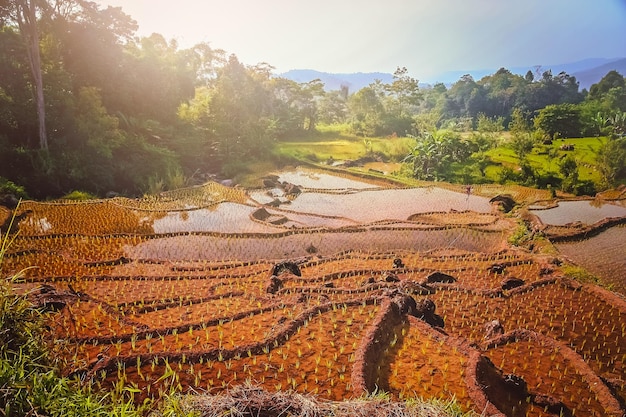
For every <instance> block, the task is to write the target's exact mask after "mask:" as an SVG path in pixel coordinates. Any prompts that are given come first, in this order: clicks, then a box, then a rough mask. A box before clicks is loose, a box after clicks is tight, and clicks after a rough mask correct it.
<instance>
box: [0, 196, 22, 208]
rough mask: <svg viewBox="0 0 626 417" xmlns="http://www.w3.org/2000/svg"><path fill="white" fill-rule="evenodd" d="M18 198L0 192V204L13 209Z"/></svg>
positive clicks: (17, 202)
mask: <svg viewBox="0 0 626 417" xmlns="http://www.w3.org/2000/svg"><path fill="white" fill-rule="evenodd" d="M19 202H20V200H18V198H17V197H16V196H14V195H13V194H2V195H0V206H5V207H6V208H10V209H14V208H16V207H17V205H18V204H19Z"/></svg>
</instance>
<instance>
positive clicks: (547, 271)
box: [539, 266, 554, 276]
mask: <svg viewBox="0 0 626 417" xmlns="http://www.w3.org/2000/svg"><path fill="white" fill-rule="evenodd" d="M553 272H554V269H552V268H550V267H547V266H544V267H543V268H541V269H540V270H539V275H540V276H544V275H550V274H551V273H553Z"/></svg>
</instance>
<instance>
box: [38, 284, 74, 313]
mask: <svg viewBox="0 0 626 417" xmlns="http://www.w3.org/2000/svg"><path fill="white" fill-rule="evenodd" d="M69 288H70V290H69V291H59V290H58V289H57V288H55V287H53V286H52V285H48V284H44V285H42V286H41V287H39V288H38V289H37V290H35V291H33V292H32V293H30V294H29V299H30V302H31V303H33V304H34V305H35V306H36V307H38V308H39V309H41V310H43V311H59V310H61V309H63V308H64V307H65V306H66V305H67V304H73V303H75V302H76V301H77V299H81V298H83V297H84V296H85V295H84V294H82V293H80V292H77V291H74V289H73V288H72V287H71V286H69Z"/></svg>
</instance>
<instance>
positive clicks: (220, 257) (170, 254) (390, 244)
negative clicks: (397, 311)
mask: <svg viewBox="0 0 626 417" xmlns="http://www.w3.org/2000/svg"><path fill="white" fill-rule="evenodd" d="M502 242H503V235H502V234H500V233H486V232H479V231H476V230H471V229H450V230H428V231H426V230H411V229H407V230H400V231H392V230H374V229H370V230H367V231H365V230H364V231H360V232H354V231H352V232H345V231H341V230H338V231H333V232H311V233H297V234H290V235H286V236H281V237H272V236H269V235H268V236H267V237H263V236H255V237H224V236H203V235H193V236H172V237H163V238H158V239H150V240H148V241H145V242H142V243H140V244H138V245H134V246H130V245H129V246H126V247H125V248H124V250H125V256H128V257H130V258H133V259H168V260H171V261H183V260H186V261H232V260H238V261H256V260H277V259H285V258H299V257H304V256H308V255H311V253H310V249H309V248H311V247H314V248H315V250H316V252H315V254H316V256H331V255H334V254H337V253H340V252H343V251H350V250H353V251H359V252H366V253H367V252H377V251H381V250H383V251H399V250H412V251H423V252H426V251H429V250H435V249H441V248H446V249H460V250H464V251H475V252H483V253H490V252H491V253H493V252H497V251H498V250H500V249H502Z"/></svg>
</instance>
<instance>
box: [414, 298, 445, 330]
mask: <svg viewBox="0 0 626 417" xmlns="http://www.w3.org/2000/svg"><path fill="white" fill-rule="evenodd" d="M435 308H436V306H435V303H434V302H433V300H430V299H428V298H425V299H423V300H419V301H417V302H416V303H415V312H414V313H413V316H415V317H417V318H418V319H421V320H424V321H425V322H426V323H428V324H430V325H431V326H433V327H440V328H443V327H444V321H443V317H441V316H440V315H438V314H435Z"/></svg>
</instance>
